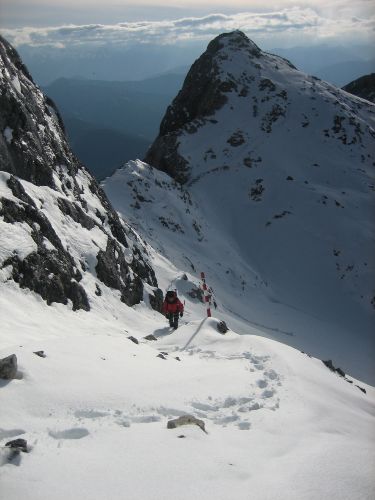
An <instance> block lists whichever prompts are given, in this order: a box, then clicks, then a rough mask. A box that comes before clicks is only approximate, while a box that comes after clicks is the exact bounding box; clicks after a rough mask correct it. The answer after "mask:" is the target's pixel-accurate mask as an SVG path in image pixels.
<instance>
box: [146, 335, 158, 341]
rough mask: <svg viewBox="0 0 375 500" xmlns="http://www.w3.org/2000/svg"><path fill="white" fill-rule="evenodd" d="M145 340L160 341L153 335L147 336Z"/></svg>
mask: <svg viewBox="0 0 375 500" xmlns="http://www.w3.org/2000/svg"><path fill="white" fill-rule="evenodd" d="M144 339H145V340H158V339H157V338H156V337H155V335H152V334H150V335H146V337H144Z"/></svg>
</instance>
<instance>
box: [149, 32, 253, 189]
mask: <svg viewBox="0 0 375 500" xmlns="http://www.w3.org/2000/svg"><path fill="white" fill-rule="evenodd" d="M224 43H229V44H230V45H232V46H233V47H237V48H238V49H245V50H247V51H248V55H249V58H255V59H256V58H258V57H259V56H260V53H261V51H260V49H259V48H258V47H257V46H256V45H255V44H254V43H253V42H251V41H250V40H249V39H248V38H247V36H246V35H245V34H244V33H242V32H241V31H235V32H232V33H223V34H222V35H219V36H218V37H216V38H215V39H214V40H212V41H211V42H210V43H209V44H208V47H207V50H206V51H205V52H204V53H203V54H202V55H201V56H200V57H199V59H197V60H196V61H195V63H194V64H193V65H192V67H191V69H190V71H189V73H188V74H187V76H186V78H185V81H184V84H183V87H182V89H181V90H180V92H179V93H178V95H177V97H176V98H175V99H174V100H173V102H172V104H171V105H170V106H169V107H168V109H167V111H166V114H165V116H164V118H163V120H162V122H161V125H160V132H159V136H158V137H157V138H156V140H155V142H154V143H153V144H152V146H151V147H150V149H149V150H148V152H147V155H146V158H145V161H146V162H147V163H149V164H151V165H153V166H155V167H157V168H159V169H160V170H163V171H164V172H167V173H168V174H169V175H171V176H172V177H173V178H174V179H175V180H176V181H177V182H180V183H182V184H183V183H185V182H187V180H188V179H189V169H188V166H187V161H186V160H185V159H184V158H183V157H181V156H180V155H179V154H178V144H179V140H178V139H179V135H180V134H181V132H182V131H186V132H188V133H192V132H194V131H196V130H197V128H199V127H200V126H201V125H202V124H203V123H205V122H206V121H207V120H208V119H209V118H210V117H211V116H212V115H213V114H214V113H215V111H217V110H219V109H220V108H222V106H223V105H224V104H225V103H226V102H227V95H226V94H227V93H228V92H231V91H232V90H238V91H239V92H240V90H239V89H237V82H236V81H235V80H234V79H233V78H232V77H231V76H230V75H229V74H228V75H227V76H226V77H225V78H224V77H223V76H222V75H220V61H221V60H222V58H223V57H225V54H224V52H221V49H222V48H223V46H224ZM223 78H224V79H223ZM241 90H243V89H241Z"/></svg>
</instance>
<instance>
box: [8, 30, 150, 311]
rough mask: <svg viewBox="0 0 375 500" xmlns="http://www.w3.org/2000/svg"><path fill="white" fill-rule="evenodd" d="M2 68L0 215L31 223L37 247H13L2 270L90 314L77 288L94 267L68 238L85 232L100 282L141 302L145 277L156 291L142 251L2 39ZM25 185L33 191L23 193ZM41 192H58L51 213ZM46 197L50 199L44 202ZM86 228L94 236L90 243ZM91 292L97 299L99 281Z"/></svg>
mask: <svg viewBox="0 0 375 500" xmlns="http://www.w3.org/2000/svg"><path fill="white" fill-rule="evenodd" d="M0 65H1V68H2V71H3V76H4V77H3V78H2V79H1V80H0V109H1V114H0V131H1V132H2V133H0V163H1V170H2V171H3V172H7V173H9V174H10V175H9V178H8V179H7V178H6V177H5V176H4V177H3V179H2V181H1V182H6V183H7V187H8V188H9V189H10V190H11V192H12V194H13V197H11V196H7V195H6V192H7V191H6V190H5V191H4V193H5V194H4V195H3V196H1V200H0V201H1V203H0V217H3V220H4V222H5V223H7V224H14V223H20V224H22V226H23V227H24V228H25V227H26V228H27V226H29V228H30V230H29V234H30V237H31V238H32V240H33V241H34V242H35V250H34V251H33V250H32V247H31V252H30V253H29V254H27V255H26V256H24V255H22V256H19V254H18V252H17V248H15V249H14V252H13V254H8V256H7V258H6V260H4V261H3V262H0V268H2V267H5V266H11V269H12V270H11V279H13V280H14V281H15V282H17V283H18V284H19V286H20V287H22V288H28V289H30V290H32V291H34V292H36V293H38V294H40V295H41V297H42V298H43V299H44V300H46V302H47V303H48V304H52V303H53V302H60V303H62V304H68V303H69V301H71V303H72V305H73V309H74V310H77V309H84V310H87V311H88V310H89V309H90V305H89V298H88V294H87V291H86V290H85V289H84V287H83V286H82V274H81V271H82V272H83V273H85V272H91V273H93V272H94V269H92V268H91V269H90V261H88V262H87V261H86V256H85V254H81V255H78V256H77V245H76V242H75V241H69V238H70V234H72V232H73V231H72V229H77V238H80V237H81V236H78V235H79V234H80V235H83V237H85V238H86V241H87V243H88V244H91V243H92V250H93V251H91V253H92V254H94V255H95V254H97V253H98V266H97V271H98V274H97V277H98V279H99V280H101V281H102V282H103V283H104V284H106V285H108V286H110V287H112V288H115V289H117V290H120V292H121V299H122V300H123V302H125V303H126V304H128V305H133V304H135V303H137V302H140V301H141V300H142V299H143V282H142V280H144V281H145V282H146V283H148V284H149V285H151V286H153V287H157V281H156V277H155V273H154V271H153V269H152V268H151V266H150V264H149V262H148V257H147V251H146V250H145V248H144V247H143V245H141V244H139V243H140V242H139V241H138V240H137V237H136V236H135V235H134V233H133V232H132V230H131V228H130V227H129V226H127V225H126V223H124V222H123V221H122V220H121V219H120V218H119V216H118V214H117V213H116V212H115V211H114V210H113V208H112V206H111V204H110V203H109V201H108V199H107V197H106V195H105V193H104V191H103V190H102V188H101V187H100V186H99V185H98V183H97V182H96V180H95V179H94V178H92V177H91V176H90V174H89V173H88V172H87V171H86V170H85V168H84V167H83V165H81V164H80V162H79V161H78V160H77V158H76V157H75V156H74V154H73V153H72V151H71V149H70V147H69V144H68V143H67V140H66V137H65V133H64V126H63V122H62V120H61V116H60V114H59V112H58V110H57V108H56V107H55V105H54V103H53V101H52V100H51V99H50V98H48V97H46V96H44V95H43V94H42V92H41V91H40V90H39V89H38V88H37V87H36V86H35V84H34V83H33V81H32V78H31V76H30V74H29V73H28V71H27V69H26V68H25V66H24V65H23V64H22V62H21V60H20V58H19V56H18V54H17V52H16V51H15V50H14V49H13V48H12V47H11V46H10V44H9V43H8V42H7V41H6V40H4V39H3V38H1V37H0ZM23 181H28V182H30V183H32V184H34V185H35V186H37V187H38V189H33V190H29V189H27V192H26V191H25V188H26V185H23V184H22V182H23ZM46 187H48V188H50V189H51V190H53V191H54V192H55V193H54V194H53V196H54V197H55V200H56V211H55V213H54V214H53V216H52V214H51V213H50V207H51V198H52V197H51V196H50V195H51V193H50V192H48V191H47V189H46ZM30 192H32V194H30ZM44 193H45V194H46V196H48V204H47V203H46V205H45V200H44ZM88 195H89V196H90V203H89V202H88V200H89V196H88ZM14 198H16V200H15V199H14ZM59 218H60V219H59ZM73 221H74V222H73ZM65 225H67V226H68V227H67V229H68V230H67V231H65ZM69 226H70V227H69ZM27 230H28V229H27ZM82 230H83V231H82ZM87 231H92V235H93V236H92V238H91V241H90V236H88V235H87ZM99 231H101V232H102V233H104V235H103V236H104V238H105V239H106V240H107V241H108V244H107V249H106V251H102V250H100V248H99V244H98V243H97V241H95V240H96V239H97V238H98V232H99ZM128 237H129V238H131V240H132V244H131V245H129V242H128ZM99 238H100V236H99ZM71 247H75V252H72V251H71ZM130 247H131V250H130ZM125 249H126V250H125ZM125 254H126V258H125ZM117 266H119V268H120V272H118V267H117ZM95 294H96V295H97V296H100V295H101V289H100V287H99V285H98V284H96V288H95Z"/></svg>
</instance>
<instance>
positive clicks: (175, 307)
mask: <svg viewBox="0 0 375 500" xmlns="http://www.w3.org/2000/svg"><path fill="white" fill-rule="evenodd" d="M162 313H163V314H164V315H165V316H166V318H168V320H169V326H171V327H173V328H174V329H175V330H176V329H177V328H178V317H179V316H180V317H182V316H183V314H184V306H183V304H182V302H181V301H180V300H179V299H178V297H177V293H176V292H173V291H172V290H170V291H168V292H167V293H166V296H165V299H164V302H163V307H162Z"/></svg>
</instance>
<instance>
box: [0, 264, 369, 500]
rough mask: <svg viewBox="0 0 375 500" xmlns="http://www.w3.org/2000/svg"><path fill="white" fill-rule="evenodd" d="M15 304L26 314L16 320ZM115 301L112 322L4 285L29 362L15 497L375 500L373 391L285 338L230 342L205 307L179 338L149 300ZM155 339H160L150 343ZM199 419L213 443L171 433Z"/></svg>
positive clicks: (5, 403) (190, 431) (18, 429)
mask: <svg viewBox="0 0 375 500" xmlns="http://www.w3.org/2000/svg"><path fill="white" fill-rule="evenodd" d="M165 273H166V279H168V278H167V275H168V273H170V269H168V268H167V266H165ZM15 298H16V299H17V303H18V314H17V317H14V316H13V317H9V316H8V315H7V316H3V314H2V313H3V311H7V310H9V307H10V304H9V303H13V301H14V299H15ZM186 299H188V297H187V296H186ZM103 302H104V303H105V304H106V306H105V307H106V308H107V311H106V312H104V310H103V309H102V306H100V305H99V302H98V303H97V304H96V305H95V306H94V308H93V310H92V311H91V312H90V313H89V314H88V313H83V312H72V311H70V310H69V309H68V308H66V307H64V306H62V305H52V306H50V307H49V306H47V305H45V303H43V301H41V300H40V299H39V298H38V297H37V296H36V295H35V294H33V293H31V292H27V291H20V290H19V289H17V288H16V286H15V285H14V284H13V283H7V284H5V285H4V286H3V287H2V288H0V313H1V317H2V318H3V317H4V318H5V321H4V322H3V325H2V336H1V344H0V357H4V356H6V355H9V354H12V353H16V354H17V357H18V360H19V378H18V380H17V379H16V380H13V381H11V382H10V383H5V384H2V387H1V392H2V422H1V430H0V438H1V439H2V440H3V441H2V442H3V443H4V442H6V440H9V439H13V438H16V437H22V438H24V439H27V441H28V443H29V445H30V448H31V450H30V453H29V454H22V455H21V457H20V464H19V467H15V466H14V464H12V463H8V462H7V461H6V457H5V451H4V449H1V450H0V451H1V455H0V457H2V460H3V463H2V467H0V478H1V484H2V493H3V495H4V497H5V498H7V499H10V500H13V499H18V498H21V497H23V498H27V499H28V500H37V499H38V500H43V499H50V498H51V492H52V491H53V498H54V499H56V500H59V499H65V498H67V497H68V496H70V497H73V498H75V497H77V495H78V496H79V497H80V498H82V499H85V498H87V499H90V500H96V499H98V500H99V499H102V498H113V499H114V498H142V499H144V500H148V499H150V500H151V499H153V500H159V499H160V500H162V499H166V498H179V499H182V500H185V499H186V500H191V499H192V498H195V497H196V496H199V497H200V498H207V499H210V498H219V499H223V500H224V499H228V498H238V499H239V500H241V499H247V498H248V495H249V491H251V492H252V495H253V496H254V498H257V499H260V500H262V499H288V500H289V499H290V498H293V499H300V498H309V499H312V500H313V499H320V498H324V497H326V496H330V497H332V498H335V497H337V496H340V498H342V499H344V500H345V499H352V498H364V499H370V498H371V497H372V495H373V494H374V492H375V488H374V483H373V481H372V479H371V477H372V476H371V471H372V467H373V465H374V460H375V457H374V439H375V436H374V433H373V426H374V414H375V413H374V409H375V407H374V404H375V391H374V389H373V388H371V387H369V386H367V385H364V384H362V383H359V385H361V386H362V387H365V388H366V390H367V394H363V393H362V392H361V391H360V390H359V389H358V388H357V387H356V386H355V384H357V381H354V382H353V384H349V383H348V382H346V381H345V380H344V379H342V378H340V377H338V376H337V375H335V374H333V373H331V372H330V371H329V370H328V369H327V368H326V367H325V366H324V365H323V364H322V363H321V361H319V360H317V359H314V358H309V357H308V356H306V355H305V354H302V353H300V352H299V351H296V350H294V349H293V348H291V347H288V346H285V345H283V344H280V343H278V342H275V341H272V340H269V339H264V338H261V337H259V336H255V335H251V336H250V335H238V334H236V333H235V332H233V331H230V332H228V333H227V334H226V335H220V334H219V333H218V332H217V330H216V321H217V320H216V319H214V318H212V319H207V318H206V319H203V317H202V313H203V306H202V305H201V304H195V306H194V305H190V304H189V307H188V308H187V311H186V315H185V316H184V318H183V321H182V326H181V327H180V328H179V329H178V330H177V331H176V332H174V333H171V332H170V330H169V328H167V327H166V326H165V320H164V319H163V318H162V317H161V316H160V315H159V314H157V313H155V312H153V311H151V310H150V309H149V308H147V307H145V306H144V305H142V304H141V305H140V306H137V307H135V308H128V307H126V306H125V305H122V307H121V308H119V307H118V305H117V307H115V302H114V299H113V298H111V297H110V295H108V296H106V297H105V298H104V300H103V301H102V302H101V304H102V305H103ZM115 311H116V312H115ZM115 314H116V315H117V317H116V316H115ZM194 318H197V319H194ZM150 333H153V334H154V335H156V336H157V338H158V340H157V341H156V342H148V341H145V340H144V339H143V337H144V336H145V335H146V334H150ZM251 333H253V331H252V332H251ZM129 335H133V336H135V337H136V338H138V339H139V341H140V344H139V345H136V344H134V343H133V342H131V341H130V340H129V339H128V338H127V337H128V336H129ZM37 350H44V351H45V354H46V358H40V357H38V356H36V355H35V354H34V353H33V352H34V351H37ZM159 352H167V353H168V354H167V355H166V358H167V359H166V360H163V359H161V358H158V357H157V354H158V353H159ZM176 357H179V359H180V361H178V360H177V359H176ZM185 413H189V414H193V415H195V416H197V417H198V418H201V419H203V420H204V422H205V425H206V430H207V432H208V434H205V433H203V432H202V431H201V430H200V429H199V428H198V427H195V426H184V427H179V428H177V429H174V430H169V429H167V428H166V423H167V421H168V419H170V418H175V417H176V416H179V415H181V414H185ZM181 435H183V436H184V438H178V436H181ZM103 464H110V466H108V467H103ZM30 484H32V485H33V487H32V488H30ZM292 485H293V487H292Z"/></svg>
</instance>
